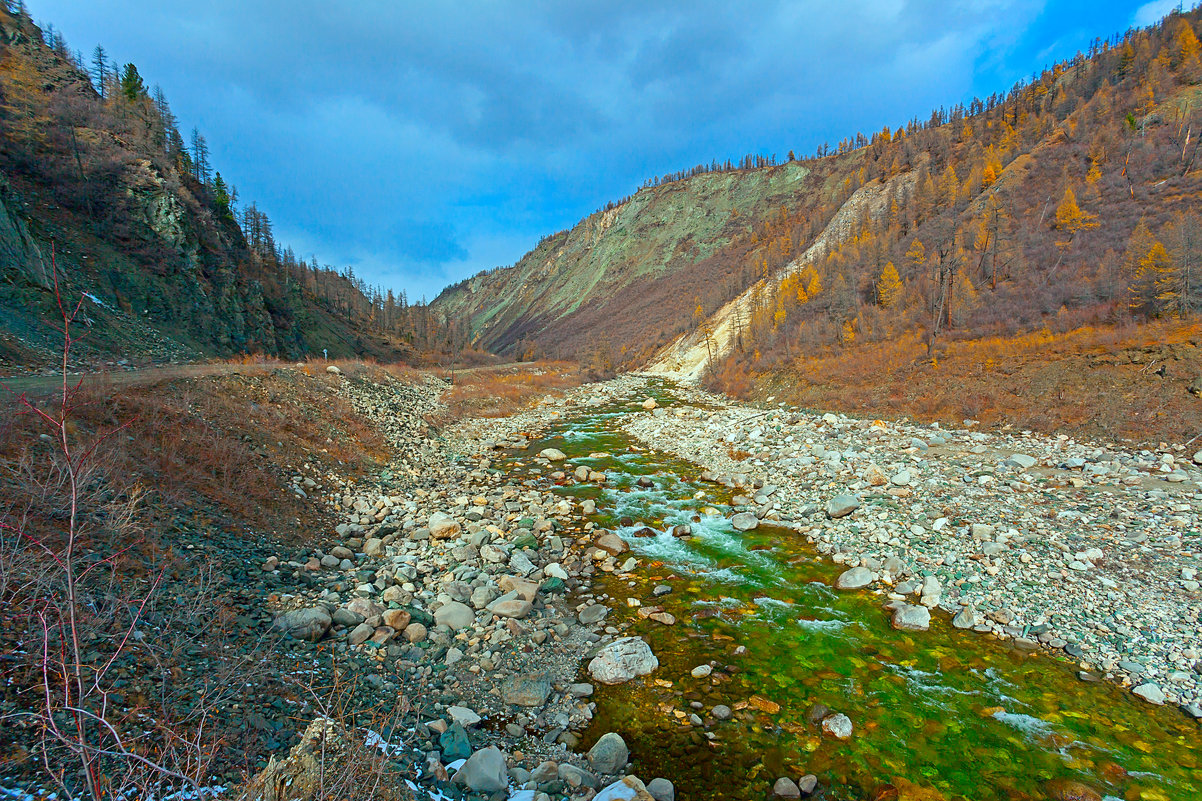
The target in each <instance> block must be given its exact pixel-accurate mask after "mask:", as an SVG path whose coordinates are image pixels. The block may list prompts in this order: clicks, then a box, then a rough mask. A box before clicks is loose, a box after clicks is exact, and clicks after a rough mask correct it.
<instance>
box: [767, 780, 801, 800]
mask: <svg viewBox="0 0 1202 801" xmlns="http://www.w3.org/2000/svg"><path fill="white" fill-rule="evenodd" d="M772 794H773V795H774V796H776V797H777V798H801V789H800V788H798V786H797V782H795V781H793V780H792V779H790V778H789V777H788V776H781V777H780V778H779V779H777V780H776V783H775V784H773V785H772Z"/></svg>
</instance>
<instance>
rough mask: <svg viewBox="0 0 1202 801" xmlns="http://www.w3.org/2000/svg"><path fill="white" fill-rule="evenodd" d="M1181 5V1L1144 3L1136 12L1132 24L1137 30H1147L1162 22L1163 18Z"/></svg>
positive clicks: (1159, 0) (1168, 0)
mask: <svg viewBox="0 0 1202 801" xmlns="http://www.w3.org/2000/svg"><path fill="white" fill-rule="evenodd" d="M1180 4H1181V0H1152V2H1150V3H1144V4H1143V5H1142V6H1140V7H1139V8H1137V9H1136V10H1135V14H1134V15H1132V17H1131V24H1132V25H1134V26H1135V27H1137V28H1145V27H1147V26H1149V25H1153V24H1155V23H1157V22H1160V20H1161V19H1162V18H1163V17H1165V16H1166V15H1167V14H1168V13H1169V12H1170V11H1172V10H1173V9H1175V8H1177V6H1179V5H1180Z"/></svg>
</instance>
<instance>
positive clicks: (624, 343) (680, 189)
mask: <svg viewBox="0 0 1202 801" xmlns="http://www.w3.org/2000/svg"><path fill="white" fill-rule="evenodd" d="M821 186H822V178H821V176H820V175H819V174H817V173H815V172H814V171H813V170H812V169H811V168H809V167H806V166H803V165H802V164H800V163H796V162H795V163H790V164H786V165H782V166H779V167H774V168H771V169H763V170H732V171H723V172H713V173H705V174H701V175H697V176H695V177H693V178H691V179H688V180H685V181H675V182H670V183H666V184H664V185H661V186H656V187H652V188H645V189H643V190H640V191H639V192H637V193H636V194H635V195H634V196H632V197H631V198H628V199H627V200H625V201H623V202H622V203H620V204H617V205H616V206H613V207H611V208H607V209H604V210H600V211H598V212H596V213H595V214H592V215H590V216H589V217H588V218H586V219H585V220H583V221H582V222H580V223H579V224H578V225H576V226H575V227H574V228H572V229H571V230H570V231H561V232H559V233H557V234H554V235H552V236H549V237H547V238H545V239H544V240H543V241H542V242H540V243H539V245H538V247H536V248H535V249H534V250H533V251H531V252H530V253H528V254H527V255H526V256H524V257H523V258H522V259H521V260H520V261H519V262H518V263H517V264H515V265H514V266H512V267H508V268H502V269H498V270H495V271H492V272H487V273H481V274H480V275H477V276H474V277H472V278H470V279H468V280H466V281H462V282H460V283H458V284H456V285H454V286H451V287H448V288H447V289H446V290H444V291H443V292H442V293H441V294H440V295H439V296H438V297H437V298H436V299H435V300H434V301H433V303H432V304H431V306H432V307H433V308H434V309H435V310H436V311H437V312H438V313H439V314H440V315H444V316H445V317H446V318H448V319H461V320H465V321H467V322H468V323H469V324H470V326H471V330H472V331H473V334H474V335H475V337H476V338H477V341H478V342H479V343H480V344H481V345H483V346H485V347H487V348H490V349H493V350H497V351H500V352H505V353H515V352H516V353H518V354H519V355H530V354H532V353H544V352H545V353H549V354H552V355H564V356H576V357H579V356H581V355H586V354H587V355H594V354H597V353H600V352H601V351H603V350H606V349H608V348H612V350H613V353H614V355H615V356H616V355H617V353H618V352H619V351H621V350H622V349H624V348H625V349H626V350H631V349H634V350H635V351H637V352H639V353H641V354H645V355H650V353H651V352H653V348H654V347H656V346H659V345H662V344H665V343H666V342H668V341H670V340H671V338H672V337H674V336H676V335H677V334H679V333H681V332H682V331H683V328H681V327H680V325H679V323H680V320H681V319H684V320H687V319H688V318H689V315H691V314H692V313H693V310H694V308H695V307H696V305H697V302H700V303H702V304H704V305H707V306H713V307H716V306H717V305H719V304H720V303H722V302H724V301H725V300H726V299H728V298H729V297H730V296H731V294H733V293H734V292H737V291H738V290H739V289H741V288H742V287H743V286H744V285H745V283H746V281H747V280H748V278H749V275H745V274H744V272H745V271H743V270H742V269H741V268H742V265H741V264H740V263H739V260H738V259H734V258H731V257H730V253H731V252H732V251H741V250H745V249H746V248H747V244H746V239H747V228H748V223H747V221H748V220H766V219H770V218H772V217H773V215H781V214H782V213H784V214H788V215H797V214H801V213H804V212H806V211H807V210H808V206H805V205H803V204H806V203H808V202H809V201H810V199H811V198H812V196H814V195H815V194H817V193H818V192H819V191H820V189H821Z"/></svg>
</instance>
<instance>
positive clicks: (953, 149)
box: [434, 11, 1202, 399]
mask: <svg viewBox="0 0 1202 801" xmlns="http://www.w3.org/2000/svg"><path fill="white" fill-rule="evenodd" d="M1198 27H1199V13H1198V12H1197V11H1192V12H1189V13H1185V14H1182V13H1174V14H1172V15H1170V16H1169V17H1167V18H1166V19H1165V20H1163V21H1162V22H1161V23H1160V24H1158V25H1155V26H1152V27H1150V28H1148V29H1144V30H1132V31H1128V32H1127V33H1126V34H1124V35H1122V36H1117V37H1113V38H1112V39H1110V40H1108V41H1101V40H1099V41H1097V42H1095V44H1094V45H1093V46H1092V47H1091V48H1090V51H1089V52H1088V53H1078V54H1076V55H1075V56H1074V57H1072V58H1070V59H1068V60H1066V61H1063V62H1060V63H1057V64H1055V65H1054V66H1052V67H1051V68H1049V69H1047V70H1046V71H1044V72H1043V73H1042V74H1039V75H1038V77H1037V78H1035V79H1034V80H1032V81H1031V82H1024V83H1020V84H1018V85H1016V86H1015V87H1013V88H1012V89H1011V90H1010V91H1008V92H1006V93H1002V94H996V95H993V96H991V97H988V98H979V99H974V100H973V101H972V102H971V103H970V104H969V105H968V106H955V107H952V108H950V109H939V110H937V111H934V112H932V113H931V115H930V117H929V118H927V119H925V120H923V121H920V120H919V118H917V117H916V118H915V119H913V120H911V121H910V122H908V123H907V124H905V125H903V126H901V127H899V128H897V129H892V128H889V127H886V128H884V129H883V130H881V131H877V132H875V133H872V134H870V135H866V134H856V135H854V136H852V137H849V138H848V139H846V140H845V141H844V142H842V143H840V145H839V146H838V147H837V148H836V149H835V150H834V152H833V153H832V152H830V149H829V148H826V147H825V146H824V147H823V148H820V149H819V152H818V154H815V156H813V157H810V158H805V159H801V160H799V161H792V160H791V161H790V162H789V163H787V164H783V165H775V164H771V165H767V166H740V167H734V168H731V167H729V166H727V167H723V168H718V169H716V170H710V169H706V170H694V171H690V173H689V174H687V175H685V176H683V177H679V178H675V179H674V180H667V181H664V182H661V183H659V184H658V185H655V186H652V187H649V188H644V189H642V190H640V191H639V192H638V193H636V194H635V195H634V196H633V197H632V198H629V199H627V200H625V201H623V202H622V203H620V204H618V205H617V206H616V207H614V208H613V209H611V210H608V211H605V212H599V213H597V214H595V215H593V216H590V217H589V218H587V219H586V220H584V221H583V222H581V223H580V224H579V225H577V226H576V227H575V228H573V229H572V230H570V231H568V232H565V233H561V234H558V235H556V236H554V237H551V238H549V239H548V240H546V241H544V242H543V243H542V244H541V245H540V246H539V247H538V248H537V249H536V250H535V251H533V252H532V253H530V254H529V255H527V256H526V257H524V258H523V259H522V260H521V261H519V262H518V264H517V265H515V266H514V267H511V268H507V269H502V270H497V271H494V272H492V273H487V274H482V275H479V276H476V277H474V278H472V279H470V280H469V281H467V282H464V283H463V284H461V285H458V286H456V287H452V288H450V289H448V290H447V291H446V292H444V293H443V295H442V296H440V297H439V298H438V299H436V300H435V302H434V307H435V308H436V309H437V310H438V311H440V312H442V313H446V314H449V315H460V314H466V315H467V316H468V317H470V319H471V325H472V330H473V334H474V336H476V337H477V338H478V339H479V341H481V342H484V343H486V344H487V345H489V346H490V347H493V348H496V349H499V350H507V351H511V352H516V353H518V354H519V355H520V354H523V353H525V352H528V351H531V350H533V351H536V352H539V353H546V354H548V355H555V356H577V357H581V358H584V359H598V358H599V354H600V355H601V356H604V355H606V354H610V355H611V357H612V359H613V360H614V361H615V362H618V363H620V364H621V365H623V366H626V367H645V366H651V367H652V368H653V369H655V370H657V371H659V372H663V373H666V374H670V375H676V376H681V377H687V378H694V379H700V378H703V377H704V378H706V379H707V380H709V381H711V382H712V383H713V385H715V386H718V387H720V388H723V389H726V390H727V391H734V392H740V391H745V389H746V388H747V387H748V386H754V385H756V384H760V383H763V382H762V381H761V379H762V378H764V377H766V376H775V380H776V382H777V384H778V385H780V384H785V385H787V384H788V383H789V380H788V377H789V376H793V377H796V376H799V375H801V374H802V373H803V372H805V371H806V368H808V367H809V365H808V364H803V362H804V360H805V359H811V358H815V357H819V356H822V357H825V358H830V357H834V356H838V355H839V354H843V353H847V352H849V351H857V352H861V353H862V354H867V355H865V358H872V357H871V353H878V354H879V353H884V351H885V350H887V347H886V346H887V345H888V343H891V342H895V341H897V340H899V338H903V337H909V338H912V339H914V340H915V341H918V342H921V343H922V352H921V353H919V354H913V353H907V355H906V358H907V359H916V360H918V361H920V362H921V361H926V362H928V363H933V362H936V361H937V360H938V357H939V354H940V352H941V350H942V349H943V348H945V347H946V346H947V344H948V343H950V342H954V341H958V340H965V339H975V338H981V337H1012V336H1022V335H1026V334H1029V333H1031V332H1038V331H1043V330H1044V329H1049V330H1050V331H1051V332H1052V333H1056V332H1064V331H1069V330H1073V329H1076V328H1080V327H1082V326H1116V325H1119V326H1137V327H1138V326H1141V325H1144V324H1145V322H1146V321H1149V320H1154V319H1159V318H1178V317H1187V318H1188V317H1190V316H1191V315H1192V314H1193V313H1194V312H1195V311H1196V310H1197V309H1198V308H1199V305H1200V303H1202V280H1200V279H1199V274H1198V269H1197V266H1196V265H1197V261H1198V258H1199V244H1198V243H1199V241H1202V240H1200V238H1199V234H1200V233H1202V224H1200V221H1199V217H1198V214H1197V209H1198V200H1199V197H1200V195H1199V190H1202V170H1200V169H1199V167H1202V165H1200V164H1199V163H1198V159H1197V152H1198V132H1199V129H1200V128H1202V112H1199V106H1200V105H1202V103H1200V101H1202V89H1200V88H1199V86H1198V85H1197V83H1198V80H1199V77H1200V76H1202V64H1200V62H1199V51H1200V50H1202V45H1200V44H1199V40H1198V36H1197V30H1198ZM790 155H792V154H790ZM697 173H699V174H697ZM866 201H870V202H866ZM736 208H737V210H738V212H739V213H738V215H737V216H736V215H735V214H734V213H733V210H734V209H736ZM724 212H725V216H723V213H724ZM736 298H737V300H736ZM894 355H895V354H894ZM811 399H812V398H811Z"/></svg>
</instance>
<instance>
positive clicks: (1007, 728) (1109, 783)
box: [530, 382, 1202, 801]
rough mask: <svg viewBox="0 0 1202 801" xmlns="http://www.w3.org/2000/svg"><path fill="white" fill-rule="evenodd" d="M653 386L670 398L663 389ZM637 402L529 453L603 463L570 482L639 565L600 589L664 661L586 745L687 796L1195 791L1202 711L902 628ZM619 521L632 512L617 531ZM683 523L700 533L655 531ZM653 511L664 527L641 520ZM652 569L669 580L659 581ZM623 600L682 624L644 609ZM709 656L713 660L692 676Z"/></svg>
mask: <svg viewBox="0 0 1202 801" xmlns="http://www.w3.org/2000/svg"><path fill="white" fill-rule="evenodd" d="M648 390H649V394H650V395H651V396H652V397H656V399H657V400H659V401H660V402H661V403H665V404H671V403H673V398H672V395H671V388H670V386H669V385H667V384H664V383H661V382H656V383H653V384H649V387H648ZM631 408H632V407H631V406H630V405H629V404H624V405H617V404H615V405H613V406H610V407H605V408H601V409H597V410H592V411H589V412H584V413H580V414H576V415H571V416H568V417H566V418H565V419H564V420H562V421H561V422H560V423H559V424H558V425H557V426H556V427H555V428H554V429H553V430H552V431H550V432H548V436H547V438H545V439H544V440H542V441H540V442H538V443H535V444H533V445H532V446H531V449H530V451H531V452H532V453H537V452H538V450H540V449H541V448H544V447H548V446H553V447H557V448H560V449H561V450H563V451H564V452H565V453H566V454H568V456H569V460H570V462H571V463H576V464H588V465H589V466H590V467H592V468H594V469H597V470H602V471H604V472H605V473H606V474H607V482H606V484H605V485H604V486H602V487H599V486H595V485H587V484H568V485H566V486H563V487H561V488H559V489H558V491H559V492H562V493H564V494H570V495H573V496H576V497H579V498H586V497H587V498H593V499H595V500H597V502H598V506H599V510H598V514H597V515H596V516H595V518H594V520H595V522H596V523H597V525H599V526H603V527H609V528H617V529H619V531H620V532H621V533H623V534H625V535H626V537H625V538H626V539H627V540H628V541H629V542H630V544H631V548H632V551H633V552H634V554H635V555H636V556H638V557H639V559H640V562H641V563H642V564H641V565H640V566H639V567H638V568H637V569H636V570H635V571H634V573H632V574H630V575H622V576H617V575H608V574H603V575H602V576H601V578H599V579H598V580H597V581H596V583H595V589H596V590H600V591H603V592H606V593H608V594H609V595H610V596H611V597H612V598H613V599H614V602H613V603H612V604H611V605H613V606H614V607H615V609H614V612H613V613H611V615H610V618H609V620H610V621H611V622H615V621H626V622H629V623H630V626H631V628H630V630H629V631H628V632H627V633H628V634H637V635H639V636H642V637H644V638H645V639H646V640H647V641H648V642H649V643H650V644H651V647H652V649H653V650H654V651H655V653H656V655H657V656H658V657H659V660H660V668H659V670H657V671H656V672H655V673H654V674H652V675H651V676H648V677H645V678H644V679H640V680H637V681H635V682H632V683H630V684H626V685H620V686H614V687H598V688H597V692H596V695H595V700H596V702H597V715H596V717H595V719H594V721H593V725H592V726H591V727H590V729H589V730H588V731H587V732H586V733H585V738H584V740H585V742H584V744H585V745H586V746H587V745H589V744H591V742H593V741H594V740H595V739H596V738H598V737H600V735H601V734H603V733H605V732H607V731H616V732H619V733H620V734H622V736H623V737H624V738H625V739H626V741H627V743H628V744H629V745H630V748H631V751H632V762H633V768H634V770H636V771H637V772H638V773H639V774H640V775H641V776H643V777H644V778H646V779H649V778H651V777H652V776H653V775H663V776H665V777H667V778H669V779H671V780H672V781H673V782H674V783H675V784H676V787H677V794H678V797H679V798H682V799H694V798H696V799H700V798H706V799H746V798H764V797H767V796H769V795H770V794H771V786H772V783H773V781H774V780H775V779H776V778H777V777H778V776H790V777H792V778H794V779H796V778H798V777H800V776H802V775H804V774H807V773H813V774H816V775H817V776H818V778H819V780H820V782H821V787H823V788H824V792H825V796H824V797H826V798H830V799H861V798H863V799H867V798H872V797H873V796H874V794H876V793H877V792H882V788H883V787H886V786H887V785H892V786H894V787H897V788H899V789H900V791H901V796H900V797H901V798H902V799H905V798H914V799H918V798H923V799H938V798H947V799H1026V798H1034V799H1040V798H1050V797H1052V796H1051V795H1050V794H1049V792H1050V791H1049V782H1053V781H1054V780H1076V781H1081V782H1084V783H1086V784H1088V785H1089V786H1090V787H1092V788H1095V789H1096V790H1097V791H1098V792H1099V793H1100V794H1102V795H1104V796H1107V797H1111V798H1119V799H1144V801H1165V800H1167V799H1174V800H1175V799H1192V798H1202V763H1200V760H1199V748H1198V743H1197V740H1198V724H1197V723H1196V722H1195V721H1193V720H1191V719H1189V718H1188V717H1187V716H1186V715H1185V714H1184V713H1183V712H1182V711H1180V710H1178V709H1176V708H1169V707H1153V706H1150V705H1148V704H1146V703H1143V702H1142V701H1139V700H1137V699H1135V698H1134V697H1133V696H1131V695H1130V693H1128V692H1125V691H1123V690H1122V689H1120V688H1118V687H1116V686H1113V685H1110V684H1102V683H1088V682H1084V681H1081V680H1080V679H1079V678H1078V676H1077V667H1076V666H1075V665H1073V664H1071V663H1069V662H1068V661H1066V660H1063V659H1059V658H1057V657H1054V656H1052V655H1050V654H1048V653H1046V652H1030V651H1024V650H1020V649H1018V648H1016V647H1014V646H1013V645H1010V644H1007V643H1005V642H1002V641H998V640H995V639H992V638H990V637H986V636H983V635H980V634H977V633H972V632H964V631H959V630H956V629H954V628H953V627H952V626H951V625H950V622H949V620H948V618H947V616H946V615H944V614H943V613H941V612H937V613H936V614H935V615H934V619H933V621H932V626H931V629H930V631H928V632H921V633H911V632H900V631H895V630H893V629H892V628H891V626H890V625H889V613H888V612H887V611H886V610H885V609H884V608H883V606H882V601H883V599H882V597H881V596H879V595H875V594H872V593H868V592H851V593H840V592H836V591H834V590H833V589H831V584H832V583H833V580H834V578H835V577H836V576H837V575H838V573H839V572H840V570H841V568H840V567H839V566H837V565H834V564H831V563H829V562H827V561H825V560H823V559H822V558H821V557H820V556H819V554H818V553H817V552H816V551H815V550H814V549H813V548H812V547H811V546H810V545H808V543H806V542H805V541H804V539H803V538H802V537H800V536H799V535H797V534H795V533H794V532H792V531H791V530H788V529H781V528H771V527H766V526H762V527H761V528H759V529H756V530H754V531H751V532H747V533H739V532H736V531H734V530H733V529H732V528H731V527H730V526H729V524H728V519H727V517H726V515H728V514H729V507H727V506H725V503H728V502H729V500H730V498H729V494H728V493H724V492H723V491H722V490H721V489H720V488H715V486H714V485H712V484H706V483H703V482H700V481H699V480H698V478H697V476H698V473H699V470H698V468H697V466H695V465H692V464H690V463H688V462H684V461H682V460H679V459H676V458H673V457H671V456H670V455H667V454H662V453H656V452H653V451H648V450H646V449H645V448H643V447H642V446H640V445H638V444H637V443H635V442H632V441H631V440H630V438H629V437H628V436H627V435H626V434H624V433H623V432H622V430H621V428H620V424H621V422H622V420H623V418H624V417H625V415H626V414H628V413H629V411H630V410H631ZM595 452H606V453H608V454H610V455H609V456H607V457H604V458H589V456H588V455H589V454H590V453H595ZM640 477H650V478H652V481H653V483H654V486H653V487H651V488H645V487H640V486H638V485H637V483H636V482H637V479H638V478H640ZM714 509H717V510H720V511H721V513H722V514H721V515H713V514H711V513H709V512H712V511H713V510H714ZM624 517H626V518H630V519H631V520H633V521H634V524H635V525H633V526H629V527H627V528H626V529H622V528H621V527H620V523H621V519H622V518H624ZM679 523H688V524H690V525H692V527H693V529H694V534H695V536H694V537H692V538H690V539H688V540H681V539H678V538H674V537H672V536H670V535H669V534H667V533H663V532H664V530H665V529H667V528H670V527H671V526H672V525H675V524H679ZM642 526H649V527H651V528H652V529H657V530H658V531H659V532H660V533H658V534H657V535H656V536H653V537H636V536H633V532H634V531H635V530H636V529H638V528H639V527H642ZM660 584H667V585H669V586H671V587H672V592H671V593H670V594H668V595H665V596H662V597H655V596H653V593H652V589H653V587H654V586H656V585H660ZM628 598H629V599H634V602H635V603H641V604H643V605H652V604H654V605H657V606H662V607H663V608H664V610H665V611H667V612H669V613H670V614H672V615H673V616H675V618H676V620H677V623H676V624H675V625H673V626H665V625H661V624H659V623H656V622H653V621H650V620H645V619H642V618H640V617H639V616H638V615H637V607H635V606H630V605H628V603H629V602H627V601H626V600H625V599H628ZM702 664H712V665H713V666H714V670H713V673H712V674H711V675H710V676H708V677H705V678H701V679H698V678H693V677H692V676H691V675H690V671H691V670H692V669H693V668H694V667H695V666H698V665H702ZM718 704H724V705H727V706H730V707H732V708H733V709H734V712H733V716H732V717H731V718H730V719H729V720H716V719H715V718H714V717H713V716H712V714H711V713H712V710H713V708H714V706H715V705H718ZM818 705H821V707H825V708H829V710H832V711H835V712H842V713H844V714H846V715H848V716H849V717H850V718H851V720H852V722H853V724H854V727H855V731H854V734H853V736H852V737H851V739H849V740H846V741H839V740H835V739H833V738H831V737H829V736H824V735H823V733H822V731H821V728H820V727H819V725H817V717H818V716H817V715H815V714H813V712H814V710H815V708H816V707H817V706H818ZM698 707H699V708H698ZM690 715H696V716H697V717H698V718H700V719H701V725H697V723H696V722H695V721H692V722H691V721H690V719H689V716H690ZM883 792H885V795H884V796H882V797H888V790H887V789H886V790H884V791H883Z"/></svg>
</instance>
